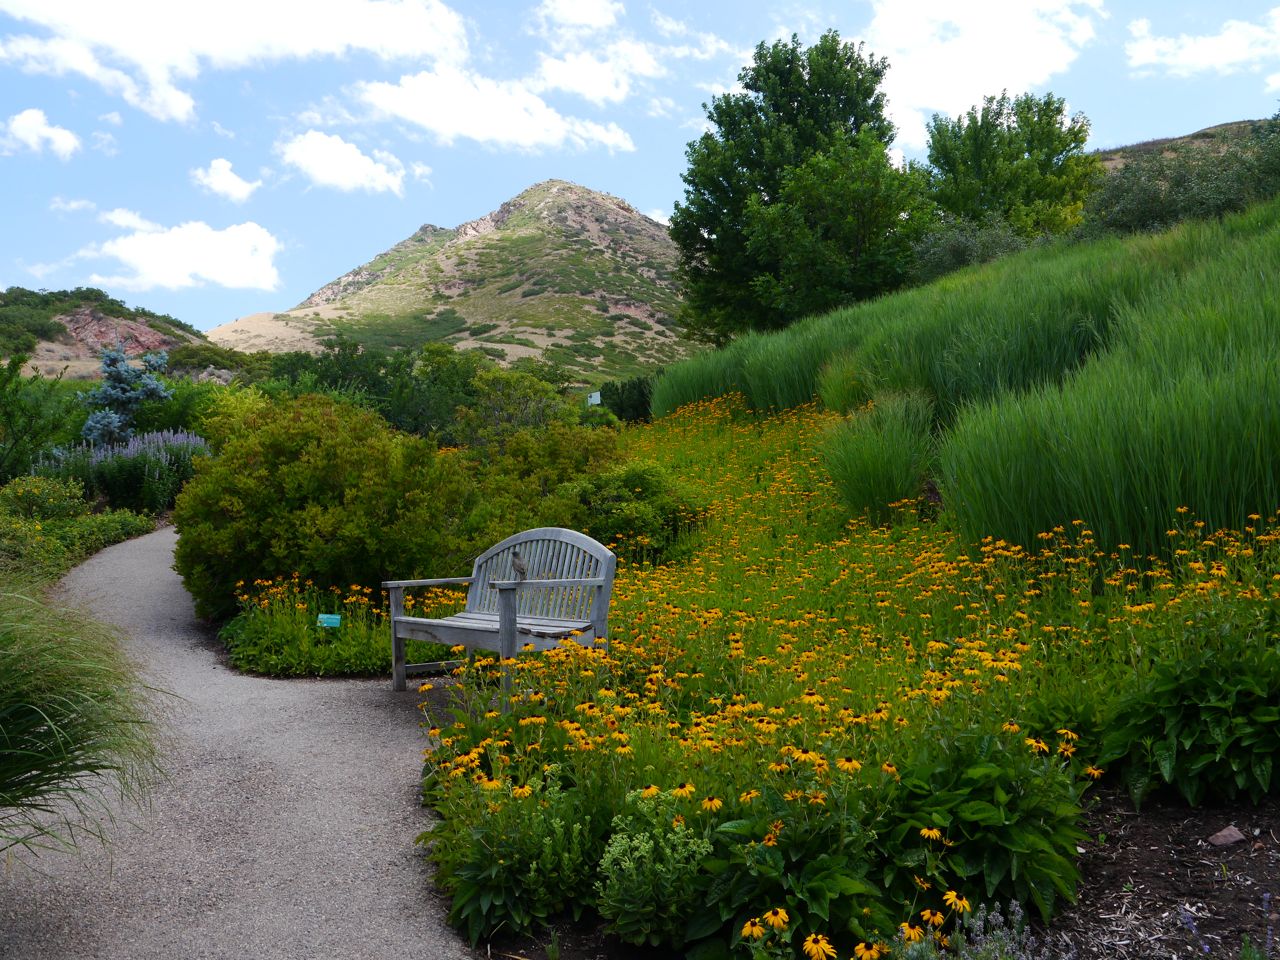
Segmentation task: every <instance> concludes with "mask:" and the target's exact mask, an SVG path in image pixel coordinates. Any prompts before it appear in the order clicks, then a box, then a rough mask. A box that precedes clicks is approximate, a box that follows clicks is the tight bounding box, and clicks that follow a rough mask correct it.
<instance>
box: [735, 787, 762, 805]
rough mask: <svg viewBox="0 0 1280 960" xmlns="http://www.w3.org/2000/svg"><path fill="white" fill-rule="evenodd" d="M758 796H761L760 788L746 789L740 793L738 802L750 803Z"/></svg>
mask: <svg viewBox="0 0 1280 960" xmlns="http://www.w3.org/2000/svg"><path fill="white" fill-rule="evenodd" d="M758 796H760V791H759V790H744V791H743V792H742V793H740V794H738V802H739V803H750V802H751V801H752V800H754V799H755V798H756V797H758Z"/></svg>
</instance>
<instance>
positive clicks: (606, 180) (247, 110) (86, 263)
mask: <svg viewBox="0 0 1280 960" xmlns="http://www.w3.org/2000/svg"><path fill="white" fill-rule="evenodd" d="M831 28H834V29H836V30H838V31H839V32H840V34H841V36H842V37H843V38H845V39H850V40H864V41H865V42H866V44H867V49H868V51H869V52H872V53H874V54H875V55H877V56H880V55H884V56H886V57H888V59H889V61H890V70H889V75H888V78H887V80H886V84H885V88H886V92H887V93H888V96H889V101H890V110H891V113H892V116H893V119H894V121H895V122H896V124H897V126H898V129H899V133H898V138H897V141H896V147H897V148H898V149H900V150H901V151H902V153H903V154H904V155H905V156H907V157H923V154H924V149H925V123H926V122H927V120H928V119H929V117H930V116H931V115H932V114H933V113H935V112H940V113H946V114H952V115H954V114H958V113H961V112H963V111H964V110H965V109H967V108H968V107H969V106H970V105H972V104H974V103H977V102H979V101H980V100H981V99H982V97H983V96H984V95H987V94H997V93H999V92H1000V91H1001V90H1002V89H1008V90H1009V91H1010V93H1013V94H1016V93H1020V92H1023V91H1033V92H1036V93H1043V92H1045V91H1050V90H1051V91H1053V92H1054V93H1055V94H1057V95H1059V96H1063V97H1065V98H1066V99H1067V101H1068V104H1069V107H1070V109H1071V110H1073V111H1076V110H1078V111H1082V112H1084V113H1085V115H1086V116H1088V117H1089V119H1090V121H1091V123H1092V142H1091V146H1095V147H1108V146H1119V145H1122V144H1126V143H1131V142H1135V141H1140V140H1146V139H1150V138H1152V137H1160V136H1174V135H1180V134H1184V133H1190V132H1192V131H1194V130H1198V129H1200V128H1202V127H1205V126H1209V125H1211V124H1215V123H1221V122H1224V121H1228V120H1238V119H1244V118H1258V117H1266V116H1271V115H1273V114H1274V113H1276V110H1277V106H1278V105H1280V6H1276V5H1274V4H1272V3H1266V2H1245V0H1232V2H1229V3H1216V4H1209V3H1204V2H1202V0H1197V2H1179V0H1165V2H1160V3H1156V2H1149V0H1124V2H1120V0H982V2H978V0H972V2H971V0H863V2H844V3H835V2H830V3H827V2H809V3H788V2H787V0H782V2H770V3H764V2H756V0H737V2H722V0H702V2H698V3H689V2H687V0H686V2H683V3H677V2H674V0H650V2H636V0H541V2H539V0H527V2H488V3H467V2H462V0H454V2H451V3H445V2H442V0H307V2H295V0H257V2H249V0H221V2H220V3H218V4H210V3H197V2H194V0H113V2H110V3H105V2H102V0H0V184H2V186H0V223H2V224H3V230H0V287H7V286H10V285H17V286H25V287H31V288H47V289H61V288H67V287H74V286H80V285H90V286H100V287H103V288H104V289H106V290H107V291H108V292H110V293H111V294H112V295H114V296H117V297H120V298H121V299H124V300H125V301H127V302H128V303H131V304H137V305H140V306H145V307H148V308H150V309H152V310H157V311H160V312H165V313H171V314H173V315H174V316H176V317H178V318H179V319H182V320H186V321H187V322H189V323H193V324H195V325H196V326H197V327H200V328H202V329H208V328H210V327H213V326H216V325H218V324H221V323H225V322H227V321H230V320H233V319H234V318H236V317H237V316H242V315H244V314H247V313H254V312H257V311H261V310H283V309H287V308H289V307H292V306H293V305H295V304H296V303H298V302H299V301H300V300H302V299H303V298H305V297H306V296H307V295H308V294H310V293H311V292H312V291H313V290H315V289H316V288H317V287H319V286H321V285H323V284H324V283H326V282H328V281H330V280H332V279H334V278H335V277H337V276H338V275H340V274H342V273H344V272H346V271H347V270H349V269H351V268H353V267H355V266H357V265H359V264H360V263H363V262H365V261H366V260H368V259H370V258H371V257H372V256H374V255H376V254H377V253H379V252H381V251H382V250H384V249H386V248H387V247H389V246H391V245H392V244H394V243H396V242H397V241H399V240H401V239H403V238H404V237H406V236H408V235H409V234H410V233H412V232H413V231H414V230H416V229H417V228H418V227H419V226H420V225H422V224H423V223H434V224H437V225H440V226H456V225H457V224H459V223H461V222H463V221H466V220H470V219H473V218H475V217H478V216H481V215H483V214H484V213H487V212H488V211H490V210H492V209H493V208H495V207H496V206H497V205H498V204H500V203H501V202H502V201H503V200H506V199H508V198H510V197H512V196H514V195H515V194H516V193H518V192H519V191H521V190H523V189H524V188H525V187H528V186H529V185H531V184H533V183H536V182H538V181H540V180H545V179H548V178H551V177H559V178H564V179H568V180H573V181H576V182H578V183H581V184H584V185H585V186H588V187H592V188H594V189H597V190H603V191H606V192H608V193H612V194H615V195H617V196H619V197H622V198H623V199H625V200H627V201H629V202H630V203H632V204H633V205H635V206H636V207H637V208H638V209H640V210H642V211H644V212H646V213H650V214H651V215H654V216H657V217H663V216H666V215H667V214H669V213H670V211H671V207H672V204H673V203H674V202H675V201H676V200H678V199H679V198H680V196H681V193H682V185H681V181H680V175H681V173H682V172H683V171H684V169H685V159H684V148H685V144H686V143H687V142H688V141H689V140H690V139H692V138H694V137H695V136H697V135H698V133H699V132H700V131H701V130H702V128H703V127H702V124H703V112H702V104H703V103H704V102H706V101H707V100H709V99H710V98H711V97H712V96H714V95H715V94H717V93H721V92H725V91H727V90H731V89H733V87H734V84H735V81H736V77H737V74H738V71H739V70H740V69H741V68H742V66H743V65H744V64H745V63H747V62H748V61H749V59H750V56H751V51H752V50H753V49H754V47H755V45H756V44H757V43H759V42H761V41H767V42H772V41H773V40H775V39H778V38H785V37H789V36H790V35H791V34H792V33H796V34H798V35H799V36H800V38H801V39H802V40H803V41H805V42H812V41H814V40H816V39H817V37H818V36H819V35H820V34H821V33H822V32H823V31H824V30H827V29H831Z"/></svg>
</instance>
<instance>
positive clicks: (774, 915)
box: [764, 907, 791, 930]
mask: <svg viewBox="0 0 1280 960" xmlns="http://www.w3.org/2000/svg"><path fill="white" fill-rule="evenodd" d="M764 922H765V923H767V924H768V925H769V926H771V927H773V929H775V930H785V929H787V924H788V923H790V922H791V918H790V917H789V916H787V911H786V910H784V909H782V907H774V908H773V909H771V910H766V911H765V914H764Z"/></svg>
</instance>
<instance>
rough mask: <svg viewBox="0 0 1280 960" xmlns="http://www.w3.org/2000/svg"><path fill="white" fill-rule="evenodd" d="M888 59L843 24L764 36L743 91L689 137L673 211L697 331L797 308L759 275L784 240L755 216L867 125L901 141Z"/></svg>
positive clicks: (734, 328) (710, 332)
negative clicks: (807, 167) (806, 37)
mask: <svg viewBox="0 0 1280 960" xmlns="http://www.w3.org/2000/svg"><path fill="white" fill-rule="evenodd" d="M888 66H889V65H888V62H887V61H886V60H885V59H883V58H880V59H876V58H875V57H874V56H871V55H870V54H864V52H863V48H862V45H861V44H858V45H856V46H855V45H854V44H851V43H842V42H841V40H840V36H839V34H837V33H836V32H835V31H830V32H828V33H826V34H824V35H823V36H822V38H821V39H820V40H819V41H818V42H817V43H816V44H814V45H813V46H812V47H809V48H808V49H803V48H802V47H801V45H800V41H799V38H798V37H795V36H792V38H791V40H790V42H784V41H778V42H776V43H774V44H772V45H768V46H767V45H765V44H763V43H762V44H760V45H759V46H758V47H756V51H755V56H754V58H753V61H752V63H751V65H749V66H747V67H746V68H744V69H743V71H742V72H741V73H740V74H739V75H738V80H739V83H740V84H741V86H742V88H743V92H741V93H727V94H723V95H721V96H718V97H715V98H714V99H713V100H712V101H711V104H710V105H709V106H706V107H705V109H706V112H707V119H708V121H709V124H710V129H708V130H707V132H706V133H704V134H703V135H702V136H701V137H699V138H698V139H697V140H695V141H693V142H692V143H690V144H689V147H688V150H687V156H688V160H689V169H688V170H687V172H686V173H685V174H684V178H683V179H684V183H685V196H684V201H683V202H682V203H677V204H676V207H675V212H674V213H673V214H672V217H671V236H672V238H673V239H674V240H675V242H676V244H677V245H678V246H679V248H680V270H681V276H682V279H683V281H684V294H685V315H684V321H685V326H686V329H687V330H688V331H689V332H690V333H691V334H692V335H693V336H696V337H699V338H701V339H705V340H709V341H711V342H724V341H725V340H728V339H729V338H730V337H732V336H733V335H734V334H735V333H738V332H741V331H743V330H752V329H774V328H777V327H781V326H785V325H786V324H787V323H789V322H790V321H791V320H793V319H795V316H796V314H794V313H793V312H790V311H788V310H785V309H780V307H779V304H778V302H777V298H776V297H775V298H770V297H764V298H762V297H761V295H760V294H761V292H762V287H761V285H759V284H757V283H756V280H757V278H760V277H762V276H768V275H770V274H774V275H776V274H777V273H778V271H779V269H780V266H779V263H778V261H777V258H776V247H775V245H774V244H772V243H767V242H762V241H759V240H757V241H756V243H755V244H753V243H752V236H753V234H752V227H753V226H759V225H760V223H761V222H762V219H761V218H762V210H763V208H767V207H769V206H770V205H772V204H774V203H776V202H778V200H779V198H780V197H781V196H782V194H783V192H784V187H785V184H786V181H787V177H788V174H789V173H790V172H791V171H793V170H794V169H795V168H798V167H800V166H802V165H803V164H804V163H805V162H806V161H808V160H809V159H810V158H812V157H813V156H814V155H815V154H819V153H823V152H825V151H830V150H831V149H832V148H833V147H835V146H836V144H837V143H838V142H840V141H843V142H844V143H845V144H846V145H847V144H850V143H852V141H853V139H854V138H856V137H857V136H858V135H859V134H860V133H862V132H864V131H865V132H866V133H867V134H868V135H870V136H872V137H874V138H875V139H877V140H878V141H879V142H880V143H881V144H883V145H887V144H888V143H890V142H892V140H893V133H894V130H893V125H892V124H891V123H890V122H889V120H888V118H887V117H886V116H885V98H884V93H883V92H882V91H881V90H880V84H881V82H882V81H883V79H884V75H885V72H886V70H888ZM794 189H796V188H793V190H794ZM753 203H754V205H755V206H754V210H755V212H754V213H752V209H753V207H752V205H753ZM765 219H767V216H766V217H765ZM764 286H765V287H767V286H768V284H767V283H766V284H764Z"/></svg>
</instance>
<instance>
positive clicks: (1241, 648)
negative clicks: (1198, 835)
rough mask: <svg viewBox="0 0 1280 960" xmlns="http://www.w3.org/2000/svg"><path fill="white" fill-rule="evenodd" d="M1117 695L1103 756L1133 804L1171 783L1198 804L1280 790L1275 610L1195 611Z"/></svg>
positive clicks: (1279, 641) (1279, 653)
mask: <svg viewBox="0 0 1280 960" xmlns="http://www.w3.org/2000/svg"><path fill="white" fill-rule="evenodd" d="M1151 657H1152V659H1151V663H1150V668H1149V669H1148V670H1146V671H1144V672H1143V673H1141V674H1139V675H1138V676H1136V677H1134V678H1133V679H1132V680H1130V682H1129V684H1128V685H1127V688H1126V689H1124V690H1123V692H1122V693H1121V695H1120V696H1119V697H1118V698H1117V699H1116V701H1115V702H1114V704H1113V707H1112V717H1111V720H1110V723H1109V725H1108V730H1107V735H1106V737H1105V739H1104V741H1103V749H1102V758H1101V762H1102V763H1103V764H1104V765H1108V766H1110V767H1112V771H1113V773H1119V775H1120V777H1121V779H1122V780H1123V781H1124V783H1125V784H1126V786H1127V787H1128V790H1129V794H1130V796H1131V797H1132V798H1133V802H1134V804H1135V805H1141V803H1142V801H1143V800H1144V799H1145V798H1146V797H1148V796H1149V795H1150V794H1151V793H1152V792H1153V791H1155V790H1156V789H1157V788H1159V787H1173V788H1176V789H1177V790H1178V792H1179V793H1181V794H1182V796H1183V797H1184V798H1185V799H1186V801H1187V802H1188V803H1190V804H1192V805H1196V804H1199V803H1200V802H1201V801H1203V800H1205V799H1212V800H1234V799H1236V798H1237V797H1243V796H1247V797H1249V799H1250V800H1252V801H1253V802H1254V803H1258V802H1260V801H1261V800H1263V799H1264V798H1265V797H1267V796H1270V795H1280V770H1277V767H1278V766H1280V623H1278V622H1277V617H1276V614H1275V612H1274V611H1270V612H1266V611H1261V610H1258V609H1256V608H1255V609H1253V610H1249V609H1248V608H1246V607H1243V606H1240V607H1229V608H1226V609H1221V610H1215V609H1212V608H1211V609H1209V610H1202V611H1197V613H1196V615H1195V616H1194V617H1193V618H1192V619H1191V620H1190V621H1189V626H1187V627H1186V628H1185V631H1184V633H1183V635H1182V637H1181V638H1179V639H1177V640H1172V641H1169V642H1167V643H1166V644H1165V645H1163V646H1162V647H1161V648H1159V649H1158V650H1155V651H1153V653H1152V655H1151Z"/></svg>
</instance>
